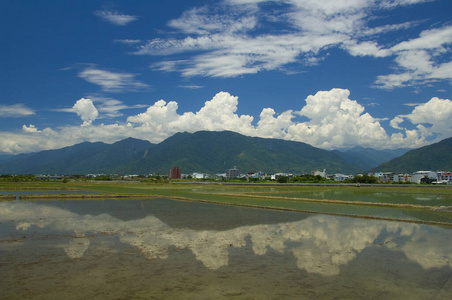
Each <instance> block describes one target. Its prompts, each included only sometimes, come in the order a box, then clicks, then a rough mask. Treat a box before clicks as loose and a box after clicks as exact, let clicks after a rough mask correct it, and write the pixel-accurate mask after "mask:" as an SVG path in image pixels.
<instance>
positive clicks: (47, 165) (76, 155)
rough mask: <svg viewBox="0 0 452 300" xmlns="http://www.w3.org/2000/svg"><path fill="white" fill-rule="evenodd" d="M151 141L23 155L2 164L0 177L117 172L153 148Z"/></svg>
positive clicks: (85, 143)
mask: <svg viewBox="0 0 452 300" xmlns="http://www.w3.org/2000/svg"><path fill="white" fill-rule="evenodd" d="M152 146H153V144H151V143H149V142H148V141H142V140H137V139H132V138H128V139H125V140H122V141H119V142H116V143H114V144H105V143H102V142H96V143H89V142H84V143H81V144H77V145H74V146H70V147H64V148H61V149H57V150H46V151H41V152H38V153H28V154H20V155H16V156H15V157H13V158H11V159H9V160H7V161H6V162H3V163H0V173H1V174H90V173H95V174H98V173H106V174H110V173H114V171H115V170H116V169H117V168H118V167H120V166H123V165H127V164H128V163H129V162H130V161H131V160H133V159H137V158H136V155H140V154H141V155H144V153H145V151H146V150H148V149H149V148H152Z"/></svg>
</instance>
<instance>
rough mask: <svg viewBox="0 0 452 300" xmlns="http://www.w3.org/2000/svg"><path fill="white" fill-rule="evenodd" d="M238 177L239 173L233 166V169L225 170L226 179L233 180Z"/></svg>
mask: <svg viewBox="0 0 452 300" xmlns="http://www.w3.org/2000/svg"><path fill="white" fill-rule="evenodd" d="M239 176H240V171H239V169H237V168H236V167H235V166H234V168H233V169H228V170H226V179H228V180H229V179H234V178H237V177H239Z"/></svg>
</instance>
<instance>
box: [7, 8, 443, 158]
mask: <svg viewBox="0 0 452 300" xmlns="http://www.w3.org/2000/svg"><path fill="white" fill-rule="evenodd" d="M451 13H452V1H450V0H436V1H435V0H323V1H322V0H283V1H265V0H218V1H213V0H196V1H185V0H165V1H151V0H149V1H147V0H129V1H94V0H92V1H91V0H90V1H87V0H79V1H58V0H47V1H26V0H22V1H21V0H0V38H1V41H2V42H1V45H0V154H19V153H28V152H37V151H41V150H48V149H57V148H62V147H65V146H70V145H74V144H77V143H81V142H84V141H89V142H96V141H102V142H105V143H113V142H116V141H119V140H122V139H124V138H127V137H133V138H138V139H143V140H149V141H150V142H152V143H159V142H161V141H163V140H165V139H166V138H168V137H170V136H172V135H174V134H175V133H177V132H196V131H200V130H208V131H222V130H230V131H235V132H238V133H241V134H244V135H247V136H257V137H264V138H278V139H285V140H291V141H298V142H304V143H307V144H310V145H312V146H315V147H319V148H322V149H342V148H350V147H355V146H362V147H368V148H374V149H396V148H418V147H421V146H424V145H428V144H431V143H434V142H438V141H440V140H442V139H445V138H449V137H452V121H451V120H452V101H451V99H452V86H451V84H452V60H451V57H452V55H451V54H452V17H451V16H452V14H451Z"/></svg>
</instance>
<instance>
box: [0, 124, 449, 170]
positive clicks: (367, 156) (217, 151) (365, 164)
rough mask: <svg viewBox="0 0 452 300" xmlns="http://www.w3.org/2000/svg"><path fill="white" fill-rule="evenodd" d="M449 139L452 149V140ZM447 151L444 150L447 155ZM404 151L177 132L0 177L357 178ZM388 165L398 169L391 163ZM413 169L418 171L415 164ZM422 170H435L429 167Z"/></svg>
mask: <svg viewBox="0 0 452 300" xmlns="http://www.w3.org/2000/svg"><path fill="white" fill-rule="evenodd" d="M449 140H450V141H449V144H452V139H449ZM445 141H446V140H445ZM449 144H448V145H449ZM428 147H430V146H427V149H428ZM449 147H450V145H449ZM424 148H425V147H424ZM446 148H447V147H446ZM421 149H422V148H421ZM448 149H449V150H447V149H445V150H444V151H449V153H451V151H450V148H448ZM418 150H420V149H418ZM406 151H407V150H406V149H400V150H382V151H378V150H374V149H367V148H361V147H355V148H352V149H348V150H346V151H336V150H335V151H327V150H322V149H319V148H315V147H312V146H310V145H308V144H305V143H301V142H293V141H285V140H280V139H267V138H258V137H248V136H244V135H241V134H238V133H235V132H230V131H221V132H212V131H199V132H195V133H187V132H184V133H177V134H175V135H173V136H172V137H169V138H168V139H166V140H164V141H162V142H161V143H159V144H152V143H150V142H148V141H143V140H138V139H134V138H127V139H124V140H122V141H119V142H116V143H113V144H106V143H102V142H95V143H90V142H84V143H80V144H77V145H74V146H69V147H65V148H61V149H57V150H45V151H41V152H37V153H28V154H19V155H15V156H10V157H6V158H5V157H3V159H2V160H0V174H99V173H103V174H150V173H154V174H155V173H159V174H167V172H168V170H169V169H170V168H172V167H174V166H178V167H180V168H181V170H182V173H186V174H190V173H193V172H201V173H209V174H215V173H224V172H225V171H226V169H229V168H232V167H233V166H236V167H237V168H238V169H239V170H240V171H241V172H242V173H246V172H258V171H264V172H267V173H276V172H287V173H296V174H309V173H311V171H316V170H323V169H326V170H327V172H328V173H337V172H341V173H358V172H363V171H366V170H368V169H369V168H372V167H377V166H378V165H379V164H381V163H384V162H385V161H388V160H390V159H392V158H394V161H397V159H398V158H395V157H397V156H399V155H401V154H403V153H405V152H406ZM413 151H415V150H412V151H409V152H407V153H405V154H404V155H403V156H401V157H405V156H406V155H408V154H410V153H411V152H413ZM426 151H427V152H428V151H429V150H426ZM408 157H410V156H408ZM449 161H451V160H450V159H449ZM432 163H433V162H432ZM392 165H393V166H396V164H395V163H394V162H393V163H392ZM411 165H413V162H412V163H411ZM382 166H385V165H384V164H383V165H382ZM412 167H413V168H414V169H415V170H419V168H417V167H416V166H415V165H413V166H412ZM444 167H446V166H444ZM378 168H380V167H378ZM451 168H452V166H451ZM425 169H435V168H434V167H433V165H432V167H430V168H425ZM440 169H441V168H440ZM394 170H395V169H394ZM382 171H383V170H382ZM384 171H386V169H385V170H384ZM396 172H402V171H398V170H397V171H396Z"/></svg>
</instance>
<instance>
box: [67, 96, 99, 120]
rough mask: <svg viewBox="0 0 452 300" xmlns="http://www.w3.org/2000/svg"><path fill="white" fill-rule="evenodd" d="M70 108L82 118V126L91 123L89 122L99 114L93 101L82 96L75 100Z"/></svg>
mask: <svg viewBox="0 0 452 300" xmlns="http://www.w3.org/2000/svg"><path fill="white" fill-rule="evenodd" d="M72 109H73V110H74V112H76V113H77V115H78V116H79V117H80V118H81V119H82V121H83V125H82V126H87V125H91V123H92V122H93V121H94V120H95V119H96V118H97V116H98V115H99V112H98V111H97V109H96V107H95V106H94V104H93V102H92V101H91V100H90V99H85V98H82V99H80V100H77V102H75V104H74V106H73V107H72Z"/></svg>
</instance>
